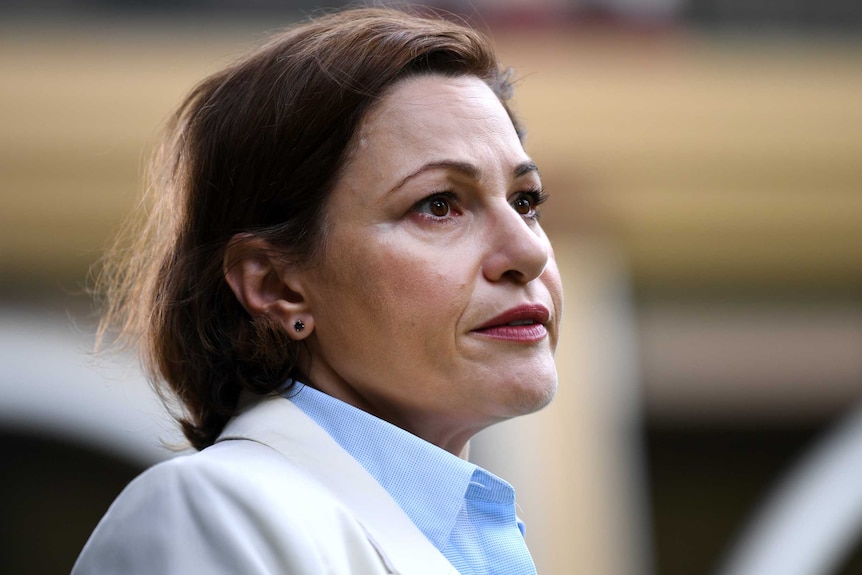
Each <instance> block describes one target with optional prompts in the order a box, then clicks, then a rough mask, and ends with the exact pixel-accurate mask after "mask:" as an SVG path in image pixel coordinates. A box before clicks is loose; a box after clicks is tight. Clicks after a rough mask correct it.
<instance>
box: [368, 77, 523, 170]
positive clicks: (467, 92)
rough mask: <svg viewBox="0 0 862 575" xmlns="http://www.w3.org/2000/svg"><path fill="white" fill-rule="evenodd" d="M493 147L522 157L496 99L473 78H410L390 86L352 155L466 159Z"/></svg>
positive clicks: (371, 115)
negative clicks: (411, 153)
mask: <svg viewBox="0 0 862 575" xmlns="http://www.w3.org/2000/svg"><path fill="white" fill-rule="evenodd" d="M483 146H486V147H487V146H492V147H496V148H497V150H496V151H497V153H506V154H515V155H517V156H519V160H520V159H522V158H521V156H524V152H523V148H522V147H521V143H520V140H519V139H518V135H517V133H516V131H515V127H514V126H513V125H512V121H511V119H510V118H509V115H508V114H507V112H506V110H505V108H504V107H503V105H502V104H501V103H500V100H499V99H498V98H497V96H496V94H494V92H493V91H492V90H491V89H490V88H489V87H488V85H487V84H485V83H484V82H483V81H482V80H480V79H479V78H477V77H475V76H457V77H449V76H441V75H425V76H415V77H410V78H407V79H405V80H402V81H400V82H398V83H397V84H395V85H394V86H392V87H391V88H390V89H389V90H388V91H387V92H386V93H385V94H384V95H383V97H382V98H381V99H380V101H378V102H377V104H376V105H375V106H374V107H373V108H372V109H370V110H369V111H368V113H367V114H366V116H365V118H363V120H362V122H361V123H360V126H359V129H358V131H357V137H356V140H355V146H354V149H353V154H352V155H354V156H355V155H357V154H359V155H362V154H364V153H365V154H367V153H374V152H382V153H386V152H391V151H392V148H393V147H397V148H398V150H399V151H400V152H401V153H406V152H407V151H408V150H412V151H422V152H423V153H425V154H429V155H433V154H435V153H446V154H449V155H451V154H453V153H469V151H470V148H472V147H476V148H481V147H483Z"/></svg>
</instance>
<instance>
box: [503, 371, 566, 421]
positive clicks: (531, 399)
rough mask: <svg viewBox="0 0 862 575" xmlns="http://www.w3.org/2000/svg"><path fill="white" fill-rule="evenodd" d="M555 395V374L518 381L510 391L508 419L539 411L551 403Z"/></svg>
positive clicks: (553, 372) (552, 372) (554, 372)
mask: <svg viewBox="0 0 862 575" xmlns="http://www.w3.org/2000/svg"><path fill="white" fill-rule="evenodd" d="M556 394H557V372H556V370H552V371H551V373H549V374H542V375H534V376H533V377H530V378H525V379H523V380H520V381H519V382H518V384H517V385H516V386H514V389H513V390H512V396H511V397H510V400H511V401H510V403H509V407H510V408H511V415H510V417H518V416H520V415H527V414H529V413H534V412H536V411H539V410H540V409H542V408H543V407H545V406H547V405H548V404H549V403H551V400H553V399H554V396H555V395H556Z"/></svg>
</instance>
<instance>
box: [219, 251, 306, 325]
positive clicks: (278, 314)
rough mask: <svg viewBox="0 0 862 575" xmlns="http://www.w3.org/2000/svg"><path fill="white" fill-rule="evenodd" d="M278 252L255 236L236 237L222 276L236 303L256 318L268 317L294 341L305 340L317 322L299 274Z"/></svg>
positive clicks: (226, 257)
mask: <svg viewBox="0 0 862 575" xmlns="http://www.w3.org/2000/svg"><path fill="white" fill-rule="evenodd" d="M281 253H282V252H280V251H279V250H278V249H277V248H275V247H273V246H272V245H271V244H270V243H269V242H267V241H266V240H264V239H261V238H259V237H256V236H254V235H252V234H237V235H235V236H234V237H232V238H231V240H230V241H229V242H228V244H227V247H226V248H225V255H224V262H223V264H222V265H223V273H224V277H225V280H226V281H227V283H228V285H229V286H230V288H231V290H232V291H233V293H234V295H235V296H236V299H237V300H238V301H239V303H240V304H241V305H242V307H243V308H245V311H247V312H248V314H249V315H250V316H251V317H253V318H256V317H261V316H264V317H267V318H268V319H269V320H271V321H273V322H275V323H276V324H277V325H279V326H281V328H282V329H283V330H284V331H285V333H287V334H288V335H289V336H290V337H291V338H293V339H297V340H299V339H304V338H305V337H307V336H308V335H309V334H310V333H311V332H312V330H313V329H314V328H313V325H314V322H313V318H312V316H311V313H310V309H309V307H308V300H307V299H306V297H305V295H304V293H303V289H302V287H301V286H302V283H301V281H300V274H299V272H297V271H295V270H294V269H293V266H291V265H290V264H289V263H287V262H285V261H284V259H283V258H282V257H281Z"/></svg>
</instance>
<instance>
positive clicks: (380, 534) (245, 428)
mask: <svg viewBox="0 0 862 575" xmlns="http://www.w3.org/2000/svg"><path fill="white" fill-rule="evenodd" d="M243 399H250V401H249V405H248V406H247V407H245V408H244V410H243V411H242V412H241V413H240V415H238V416H237V417H235V418H234V419H232V420H231V421H230V422H229V423H228V425H227V426H226V427H225V430H224V432H223V433H222V434H221V436H220V437H219V441H222V440H225V439H248V440H251V441H256V442H258V443H263V444H265V445H268V446H270V447H272V448H273V449H275V450H276V451H278V452H280V453H281V454H282V455H284V456H285V457H286V458H288V459H289V460H290V461H292V462H293V463H294V464H296V465H297V466H299V467H301V468H302V469H303V470H304V471H306V472H307V473H308V474H309V475H311V476H312V477H314V478H315V479H317V480H318V481H319V482H320V483H321V484H322V485H324V486H326V487H327V488H328V489H329V490H330V491H331V492H332V494H333V496H334V497H335V498H336V499H338V500H339V501H341V502H342V503H343V504H344V505H345V506H346V507H347V508H348V509H350V510H351V511H352V512H353V514H354V516H355V517H356V519H357V520H358V521H359V523H360V524H361V525H362V526H363V527H364V528H365V530H366V532H367V534H368V537H369V540H370V541H371V543H372V545H374V547H375V548H376V549H377V550H378V551H379V552H380V554H381V556H382V557H383V559H384V561H386V562H387V566H388V567H389V568H390V570H391V571H393V572H395V573H410V574H411V575H412V574H414V573H429V574H430V573H433V574H435V575H437V574H441V575H442V574H445V573H457V571H456V570H455V568H454V567H453V566H452V564H451V563H449V561H448V560H447V559H446V558H445V557H444V556H443V554H442V553H440V551H438V550H437V548H436V547H434V546H433V545H432V544H431V542H430V541H428V539H427V538H426V537H425V535H424V534H423V533H422V532H421V531H420V530H419V528H418V527H416V525H415V524H414V523H413V521H411V520H410V518H409V517H408V516H407V515H406V514H405V513H404V511H402V509H401V507H400V506H399V505H398V504H397V503H396V502H395V500H393V499H392V497H391V496H390V495H389V493H388V492H387V491H386V490H385V489H384V488H383V487H382V486H381V485H380V484H379V483H377V481H376V480H375V479H374V478H373V477H372V476H371V475H370V474H369V473H368V472H367V471H365V468H364V467H362V465H360V464H359V462H358V461H356V460H355V459H354V458H353V457H352V456H351V455H350V454H349V453H347V452H346V451H345V450H344V449H342V447H341V446H340V445H338V443H337V442H336V441H335V440H334V439H332V437H330V435H329V434H328V433H327V432H326V431H325V430H324V429H323V428H321V427H320V426H319V425H317V423H316V422H315V421H314V420H312V419H311V418H310V417H308V416H307V415H305V413H303V412H302V410H301V409H299V408H298V407H296V406H295V405H293V403H291V402H290V401H289V400H287V399H285V398H283V397H266V398H261V399H257V398H254V399H252V398H247V397H244V398H243Z"/></svg>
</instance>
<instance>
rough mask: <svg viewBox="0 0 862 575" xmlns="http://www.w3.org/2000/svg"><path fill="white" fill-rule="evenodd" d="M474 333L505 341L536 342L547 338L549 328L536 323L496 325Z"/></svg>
mask: <svg viewBox="0 0 862 575" xmlns="http://www.w3.org/2000/svg"><path fill="white" fill-rule="evenodd" d="M473 333H477V334H479V335H484V336H486V337H490V338H493V339H502V340H505V341H516V342H522V343H535V342H537V341H541V340H543V339H545V337H547V335H548V330H547V329H545V326H544V325H542V324H540V323H534V324H531V325H496V326H494V327H489V328H487V329H481V330H476V331H475V332H473Z"/></svg>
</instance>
